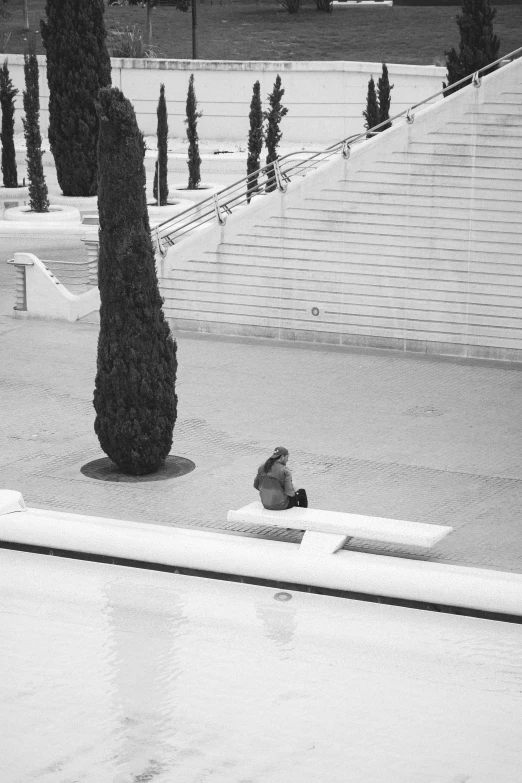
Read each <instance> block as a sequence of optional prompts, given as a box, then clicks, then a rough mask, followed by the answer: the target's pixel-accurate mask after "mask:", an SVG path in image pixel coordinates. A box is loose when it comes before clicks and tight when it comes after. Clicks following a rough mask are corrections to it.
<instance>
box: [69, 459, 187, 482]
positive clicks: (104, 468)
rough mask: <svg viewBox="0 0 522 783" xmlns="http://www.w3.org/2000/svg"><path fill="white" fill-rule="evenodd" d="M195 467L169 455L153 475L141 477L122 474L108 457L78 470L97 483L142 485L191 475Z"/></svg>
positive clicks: (185, 460) (96, 460)
mask: <svg viewBox="0 0 522 783" xmlns="http://www.w3.org/2000/svg"><path fill="white" fill-rule="evenodd" d="M195 467H196V465H195V463H194V462H192V460H190V459H187V458H186V457H177V456H174V455H173V454H169V456H168V457H167V458H166V460H165V462H164V463H163V465H162V466H161V467H160V468H158V470H156V471H155V472H154V473H146V474H145V475H143V476H131V475H129V474H128V473H124V472H123V471H122V470H120V468H119V467H118V466H117V465H115V464H114V462H113V461H112V460H110V459H109V458H108V457H102V458H101V459H95V460H93V461H92V462H88V463H87V464H86V465H83V466H82V467H81V468H80V473H82V474H83V475H84V476H88V478H92V479H96V480H97V481H117V482H125V483H129V484H135V483H143V482H147V481H165V480H166V479H173V478H179V477H180V476H185V475H186V474H187V473H191V471H193V470H194V468H195Z"/></svg>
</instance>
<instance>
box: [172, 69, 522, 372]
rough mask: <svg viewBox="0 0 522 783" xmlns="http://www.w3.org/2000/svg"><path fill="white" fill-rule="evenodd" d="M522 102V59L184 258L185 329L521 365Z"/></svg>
mask: <svg viewBox="0 0 522 783" xmlns="http://www.w3.org/2000/svg"><path fill="white" fill-rule="evenodd" d="M521 99H522V59H521V60H517V61H515V62H514V63H512V64H510V65H506V66H505V67H503V68H502V69H500V70H499V71H497V72H495V73H493V74H491V75H490V76H487V77H485V78H484V79H483V80H482V85H481V86H480V87H479V88H478V89H477V88H475V87H471V86H470V87H468V88H465V89H463V90H461V91H459V92H458V93H455V94H454V95H452V96H450V97H449V98H446V99H445V100H443V101H441V102H439V103H437V104H435V105H432V106H429V107H427V108H424V109H422V110H419V111H417V112H416V113H415V120H414V122H413V124H412V125H409V124H407V123H406V122H405V121H404V120H402V121H398V122H397V124H396V125H394V127H392V128H391V129H390V130H388V131H386V132H385V133H383V134H381V135H379V136H377V137H376V138H374V139H371V140H369V141H364V142H363V143H362V144H360V145H358V146H356V147H355V148H354V150H353V152H352V154H351V157H350V159H349V160H347V161H345V160H343V159H342V158H341V155H340V154H339V156H338V157H337V159H334V160H333V161H332V162H331V163H328V164H325V165H323V166H321V167H319V169H318V170H317V171H316V172H314V173H312V174H310V175H308V176H307V177H306V178H304V179H302V180H300V181H296V182H292V183H291V184H290V185H289V187H288V191H287V193H286V194H284V195H280V194H279V193H273V194H271V195H269V196H264V197H262V198H260V199H259V200H254V201H253V202H252V204H251V205H250V207H249V208H243V209H241V210H240V211H238V212H237V213H236V214H233V215H232V216H229V218H228V221H227V223H226V225H225V226H218V225H215V224H214V225H212V226H211V227H210V228H208V229H201V230H199V231H198V232H197V235H194V236H192V237H189V238H187V239H185V240H183V241H181V242H179V243H177V244H176V245H175V246H174V247H173V248H171V249H170V250H169V252H168V254H167V256H166V257H165V259H164V260H163V262H162V267H161V270H160V274H161V287H162V294H163V296H164V297H165V306H164V309H165V312H166V314H167V315H168V317H169V318H170V319H171V322H172V325H173V327H174V328H175V329H176V328H177V329H184V330H195V331H206V332H214V333H223V334H236V335H251V336H263V337H271V338H275V339H291V340H303V341H310V342H325V343H332V344H341V345H343V344H344V345H361V346H374V347H386V348H394V349H398V350H411V351H417V352H423V353H434V354H447V355H457V356H468V357H482V358H494V359H502V360H507V361H510V360H511V361H522V311H521V309H520V296H521V292H522V242H521V240H522V226H521V222H520V214H521V213H522V101H521ZM313 308H317V310H318V313H316V314H315V315H314V313H313Z"/></svg>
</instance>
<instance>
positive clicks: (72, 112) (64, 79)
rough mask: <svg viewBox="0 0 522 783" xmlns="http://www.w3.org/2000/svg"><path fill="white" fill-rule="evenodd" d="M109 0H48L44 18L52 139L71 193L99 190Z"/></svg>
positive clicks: (108, 80)
mask: <svg viewBox="0 0 522 783" xmlns="http://www.w3.org/2000/svg"><path fill="white" fill-rule="evenodd" d="M103 11H104V0H47V2H46V5H45V12H46V15H47V22H44V21H43V20H42V21H41V28H42V40H43V44H44V47H45V50H46V52H47V82H48V84H49V143H50V146H51V152H52V153H53V156H54V161H55V164H56V175H57V177H58V183H59V185H60V188H61V189H62V192H63V193H64V195H66V196H93V195H96V187H97V172H96V166H97V162H96V144H97V138H98V120H97V117H96V109H95V105H94V104H95V100H96V97H97V95H98V91H99V90H100V88H101V87H106V86H107V85H109V84H110V83H111V62H110V58H109V53H108V51H107V47H106V45H105V23H104V20H103Z"/></svg>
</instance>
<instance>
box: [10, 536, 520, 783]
mask: <svg viewBox="0 0 522 783" xmlns="http://www.w3.org/2000/svg"><path fill="white" fill-rule="evenodd" d="M0 565H1V569H0V570H1V575H0V581H1V589H0V595H1V599H0V610H1V624H2V631H1V633H0V662H1V667H2V674H3V676H2V684H1V685H0V697H1V701H2V724H3V725H2V727H1V736H2V745H3V752H2V754H1V755H2V757H1V759H0V780H1V781H2V783H30V782H31V783H32V781H38V782H39V783H80V782H82V783H83V782H84V781H85V783H147V782H148V781H151V782H153V783H174V782H175V783H203V782H206V781H209V783H210V782H212V783H319V782H322V781H324V782H325V783H352V782H353V783H465V782H466V783H467V782H468V781H469V782H470V783H471V782H472V783H504V782H505V783H514V781H516V780H519V779H520V770H521V769H522V656H521V652H520V651H521V646H522V645H521V642H522V628H521V626H520V625H513V624H507V623H500V622H494V621H488V620H481V619H474V618H468V617H457V616H452V615H447V614H440V615H439V614H435V613H430V612H423V611H418V610H414V609H405V608H401V607H393V606H381V605H378V604H371V603H364V602H358V601H351V600H346V599H340V598H334V597H329V596H320V595H314V594H309V593H301V592H288V591H278V590H275V589H272V588H267V587H256V586H252V585H245V584H238V583H228V582H222V581H217V580H208V579H199V578H195V577H189V576H182V575H178V574H169V573H161V572H155V571H146V570H139V569H132V568H125V567H121V566H111V565H105V564H98V563H88V562H84V561H74V560H66V559H61V558H53V557H49V556H43V555H35V554H27V553H21V552H11V551H6V550H0ZM281 593H283V594H281ZM281 599H282V600H281ZM285 599H286V600H285Z"/></svg>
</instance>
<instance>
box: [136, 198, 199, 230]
mask: <svg viewBox="0 0 522 783" xmlns="http://www.w3.org/2000/svg"><path fill="white" fill-rule="evenodd" d="M186 192H189V191H186ZM194 203H195V202H194V201H189V199H186V198H169V200H168V202H167V204H164V205H163V206H161V207H158V205H157V203H156V201H153V200H151V201H148V202H147V212H148V213H149V221H150V223H151V225H153V226H155V225H157V224H158V223H163V221H164V220H168V219H169V218H172V217H176V215H179V214H180V213H181V212H184V211H185V210H186V209H189V208H190V207H193V206H194Z"/></svg>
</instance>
